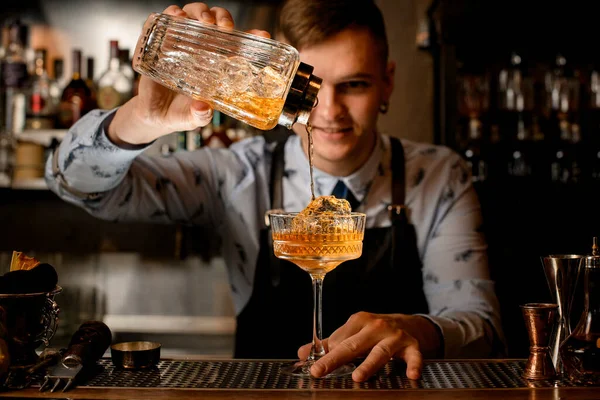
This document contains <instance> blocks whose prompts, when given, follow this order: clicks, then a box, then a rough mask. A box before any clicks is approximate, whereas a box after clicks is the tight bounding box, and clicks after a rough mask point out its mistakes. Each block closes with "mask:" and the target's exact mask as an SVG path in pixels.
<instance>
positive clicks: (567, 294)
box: [542, 254, 584, 375]
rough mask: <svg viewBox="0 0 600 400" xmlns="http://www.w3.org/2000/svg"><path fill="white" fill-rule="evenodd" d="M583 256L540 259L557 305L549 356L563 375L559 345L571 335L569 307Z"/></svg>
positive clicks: (565, 255)
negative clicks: (555, 323)
mask: <svg viewBox="0 0 600 400" xmlns="http://www.w3.org/2000/svg"><path fill="white" fill-rule="evenodd" d="M583 259H584V256H582V255H576V254H562V255H550V256H547V257H542V264H543V265H544V272H545V274H546V279H547V280H548V286H549V287H550V294H551V295H552V300H553V301H554V302H555V303H556V304H558V318H557V319H558V323H557V326H556V329H555V330H554V333H553V334H552V338H551V339H550V355H551V357H552V363H553V364H554V368H555V369H556V372H557V373H559V374H560V375H562V374H563V372H564V370H563V365H562V361H561V359H560V355H559V352H558V351H559V348H560V344H561V343H562V342H563V341H564V340H565V339H566V338H567V337H568V336H569V335H570V334H571V322H570V321H571V320H570V318H571V306H572V304H573V292H574V291H575V287H576V286H577V279H578V277H579V271H580V269H581V265H582V263H583Z"/></svg>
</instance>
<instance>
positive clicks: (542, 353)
mask: <svg viewBox="0 0 600 400" xmlns="http://www.w3.org/2000/svg"><path fill="white" fill-rule="evenodd" d="M557 309H558V305H557V304H547V303H529V304H525V305H522V306H521V310H522V311H523V318H524V319H525V326H526V327H527V334H528V335H529V359H528V360H527V364H526V365H525V370H524V371H523V378H525V379H530V380H544V379H552V378H554V377H555V376H556V370H555V369H554V365H553V364H552V358H551V357H550V348H549V347H548V344H549V343H550V334H551V333H552V330H553V328H554V321H555V319H556V310H557Z"/></svg>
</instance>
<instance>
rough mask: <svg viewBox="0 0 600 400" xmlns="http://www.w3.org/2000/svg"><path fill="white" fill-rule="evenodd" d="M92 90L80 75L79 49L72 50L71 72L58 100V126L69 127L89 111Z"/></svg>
mask: <svg viewBox="0 0 600 400" xmlns="http://www.w3.org/2000/svg"><path fill="white" fill-rule="evenodd" d="M91 95H92V92H91V90H90V88H89V87H88V85H87V84H86V83H85V80H83V78H82V76H81V50H78V49H75V50H73V74H72V76H71V81H70V82H69V84H68V85H67V86H66V87H65V88H64V90H63V92H62V96H61V101H60V110H59V114H58V115H59V118H58V120H59V126H60V127H61V128H64V129H68V128H70V127H71V126H72V125H73V124H74V123H75V122H77V120H79V118H81V117H82V116H84V115H85V114H86V113H87V112H89V111H90V110H91V109H92V107H91V104H92V102H91Z"/></svg>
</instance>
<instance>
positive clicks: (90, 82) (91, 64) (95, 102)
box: [85, 57, 98, 108]
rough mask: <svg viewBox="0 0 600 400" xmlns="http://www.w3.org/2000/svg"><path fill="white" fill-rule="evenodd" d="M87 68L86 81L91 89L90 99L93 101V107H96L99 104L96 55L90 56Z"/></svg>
mask: <svg viewBox="0 0 600 400" xmlns="http://www.w3.org/2000/svg"><path fill="white" fill-rule="evenodd" d="M86 61H87V68H86V70H85V83H86V84H87V85H88V87H89V88H90V91H91V93H92V94H91V96H90V100H91V102H92V105H91V107H92V108H96V107H97V105H98V89H97V87H96V82H95V81H94V70H95V69H94V57H88V58H87V59H86Z"/></svg>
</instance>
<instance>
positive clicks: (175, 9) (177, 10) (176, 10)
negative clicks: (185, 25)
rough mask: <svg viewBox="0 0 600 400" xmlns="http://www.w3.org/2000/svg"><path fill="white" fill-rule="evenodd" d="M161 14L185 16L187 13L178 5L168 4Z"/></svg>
mask: <svg viewBox="0 0 600 400" xmlns="http://www.w3.org/2000/svg"><path fill="white" fill-rule="evenodd" d="M163 14H168V15H175V16H178V17H185V16H187V14H186V13H185V11H183V10H182V9H181V7H179V6H169V7H167V8H165V10H164V11H163Z"/></svg>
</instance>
